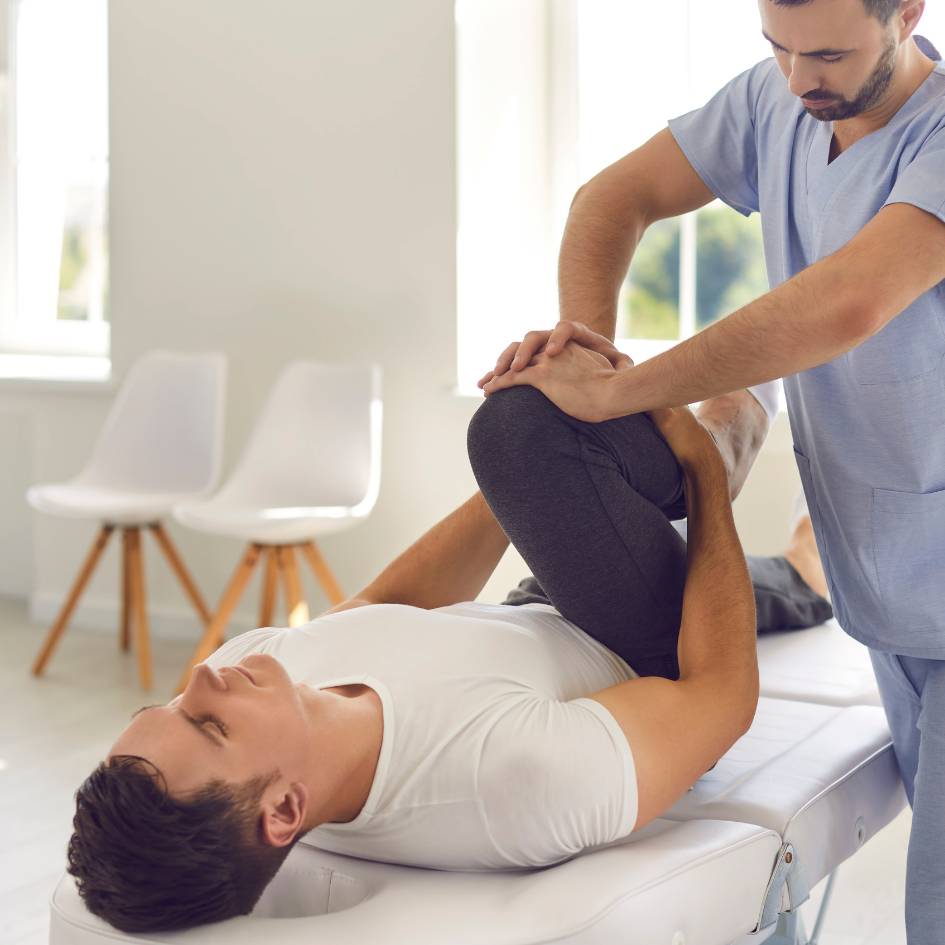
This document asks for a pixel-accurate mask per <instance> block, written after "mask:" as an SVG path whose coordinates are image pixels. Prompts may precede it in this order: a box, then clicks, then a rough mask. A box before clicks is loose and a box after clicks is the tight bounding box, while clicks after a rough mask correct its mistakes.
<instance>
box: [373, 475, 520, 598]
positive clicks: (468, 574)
mask: <svg viewBox="0 0 945 945" xmlns="http://www.w3.org/2000/svg"><path fill="white" fill-rule="evenodd" d="M508 546H509V540H508V538H506V536H505V532H503V531H502V528H501V527H500V526H499V523H498V522H497V521H496V518H495V516H494V515H493V514H492V510H491V509H490V508H489V506H488V505H487V504H486V500H485V499H484V498H483V496H482V493H481V492H477V493H476V494H475V495H474V496H472V498H470V499H468V500H467V501H466V502H464V503H463V504H462V505H461V506H460V507H459V508H458V509H456V510H455V511H453V512H451V513H450V514H449V515H447V516H446V518H444V519H443V520H442V521H440V522H438V523H437V524H436V525H434V526H433V527H432V528H431V529H430V530H429V531H428V532H426V533H425V534H424V535H423V536H422V537H420V538H419V539H418V540H417V541H415V542H414V543H413V544H412V545H411V546H410V547H409V548H408V549H407V550H406V551H405V552H403V554H401V555H399V556H398V557H397V558H395V559H394V561H392V562H391V563H390V564H389V565H388V566H387V567H386V568H385V569H384V570H383V571H382V572H381V573H380V574H379V575H378V576H377V577H376V578H375V579H374V580H373V581H372V582H371V583H370V584H368V585H367V587H365V588H364V590H362V591H360V592H359V593H358V594H356V595H355V596H356V597H358V598H360V599H361V600H366V601H370V602H371V603H376V604H409V605H410V606H412V607H423V608H426V609H428V610H429V609H432V608H434V607H446V606H448V605H449V604H456V603H459V602H460V601H465V600H475V599H476V597H477V596H478V594H479V592H480V591H481V590H482V588H483V587H484V585H485V583H486V581H488V580H489V578H490V577H491V576H492V572H493V571H494V570H495V567H496V565H497V564H498V563H499V560H500V559H501V557H502V555H503V554H504V553H505V549H506V548H508Z"/></svg>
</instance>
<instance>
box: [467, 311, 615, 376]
mask: <svg viewBox="0 0 945 945" xmlns="http://www.w3.org/2000/svg"><path fill="white" fill-rule="evenodd" d="M569 341H574V342H576V343H577V344H579V345H581V346H582V347H584V348H588V349H589V350H591V351H596V352H597V353H598V354H602V355H603V356H604V357H605V358H607V360H608V361H609V362H610V364H611V366H613V367H614V368H618V369H619V368H628V367H633V359H632V358H631V357H630V356H629V355H627V354H624V353H623V352H622V351H620V350H618V349H617V347H616V346H615V345H614V344H613V342H611V341H610V339H609V338H606V337H604V335H600V334H598V333H597V332H596V331H593V330H591V329H590V328H588V327H587V325H584V324H582V323H581V322H573V321H560V322H558V324H557V325H556V326H555V327H554V328H553V329H549V330H545V331H530V332H528V334H527V335H525V337H524V338H523V339H522V340H521V341H513V342H512V343H511V344H510V345H509V346H508V347H507V348H506V349H505V350H504V351H503V352H502V354H500V355H499V360H498V361H496V363H495V367H494V368H493V369H492V370H491V371H489V372H488V373H487V374H485V375H484V376H483V377H481V378H480V379H479V386H480V387H482V388H484V387H485V386H486V385H487V384H488V383H489V382H490V381H492V380H493V378H496V377H501V376H502V375H503V374H505V373H506V372H508V371H520V370H522V369H523V368H526V367H528V365H529V364H530V363H531V360H532V358H534V357H535V356H536V355H537V354H540V353H542V352H544V353H545V354H547V355H549V357H554V356H555V355H557V354H560V353H561V352H562V351H563V350H564V347H565V345H566V344H567V343H568V342H569Z"/></svg>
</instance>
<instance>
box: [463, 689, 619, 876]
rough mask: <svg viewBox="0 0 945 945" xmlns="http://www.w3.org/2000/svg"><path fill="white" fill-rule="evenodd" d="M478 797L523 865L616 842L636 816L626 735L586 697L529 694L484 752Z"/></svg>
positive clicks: (513, 858) (500, 843) (497, 834)
mask: <svg viewBox="0 0 945 945" xmlns="http://www.w3.org/2000/svg"><path fill="white" fill-rule="evenodd" d="M479 795H480V798H481V800H482V804H483V809H484V813H485V818H486V822H487V824H488V827H489V831H490V834H491V836H492V839H493V842H494V843H495V845H496V846H497V847H498V848H499V849H500V850H501V851H502V853H503V855H504V858H505V860H506V861H507V862H508V863H510V864H515V865H516V866H521V867H533V866H541V865H547V864H550V863H554V862H558V861H560V860H563V859H567V858H568V857H570V856H574V855H575V854H577V853H580V852H581V851H582V850H584V849H587V848H588V847H594V846H598V845H600V844H606V843H611V842H612V841H614V840H617V839H619V838H620V837H624V836H626V835H627V834H629V833H630V832H631V831H632V830H633V827H634V824H635V823H636V819H637V782H636V770H635V767H634V763H633V755H632V753H631V751H630V746H629V744H628V743H627V739H626V736H625V735H624V734H623V731H622V730H621V728H620V726H619V725H618V723H617V721H616V719H615V718H614V717H613V716H612V715H611V714H610V713H609V712H608V711H607V709H606V708H604V706H602V705H601V704H600V703H599V702H595V701H594V700H593V699H587V698H581V699H572V700H570V701H568V702H563V701H559V700H554V699H548V698H544V697H537V696H536V697H534V698H523V700H522V702H521V703H520V704H519V705H517V706H516V708H515V709H514V710H511V711H510V712H508V713H507V714H506V716H505V717H504V718H503V719H502V721H501V722H500V723H499V724H498V725H497V726H496V727H495V729H494V730H493V732H492V733H491V735H490V740H489V742H488V743H487V745H486V747H485V748H484V750H483V755H482V763H481V766H480V776H479Z"/></svg>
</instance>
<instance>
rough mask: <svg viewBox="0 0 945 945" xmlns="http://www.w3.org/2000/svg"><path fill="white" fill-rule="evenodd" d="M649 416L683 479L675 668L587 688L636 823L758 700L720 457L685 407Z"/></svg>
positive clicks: (719, 747) (740, 565) (748, 591)
mask: <svg viewBox="0 0 945 945" xmlns="http://www.w3.org/2000/svg"><path fill="white" fill-rule="evenodd" d="M651 416H653V419H654V421H655V422H656V423H657V425H658V426H659V427H660V432H661V433H663V435H664V437H665V438H666V439H667V442H669V445H670V446H671V447H672V449H673V451H674V452H675V453H676V457H677V459H678V460H679V462H680V464H681V465H682V467H683V470H684V473H685V482H686V501H687V511H688V514H689V540H688V545H687V573H686V584H685V590H684V595H683V611H682V620H681V625H680V633H679V667H680V678H679V680H677V681H673V680H669V679H663V678H660V677H656V676H651V677H645V678H641V679H632V680H628V681H627V682H623V683H618V684H617V685H616V686H611V687H609V688H608V689H604V690H602V691H600V692H597V693H594V694H593V695H592V696H590V698H592V699H595V700H596V701H598V702H600V703H601V704H602V705H604V706H605V707H606V708H607V709H608V710H609V711H610V712H611V714H612V715H613V716H614V718H615V719H616V720H617V722H618V724H619V725H620V727H621V729H622V730H623V732H624V734H625V735H626V737H627V741H628V742H629V744H630V748H631V751H632V752H633V758H634V764H635V768H636V773H637V793H638V804H639V806H638V813H637V822H636V826H637V827H642V826H643V825H644V824H646V823H648V822H649V821H650V820H652V819H653V818H654V817H657V816H659V815H660V814H661V813H662V812H663V811H665V810H666V809H667V808H669V807H670V806H672V804H673V803H674V802H675V801H676V800H677V799H678V798H679V797H681V796H682V794H683V793H684V792H685V791H686V789H687V788H688V787H689V786H690V785H692V784H693V783H694V782H695V781H696V780H697V779H698V778H699V777H700V776H701V775H702V774H703V773H704V772H705V771H706V770H707V769H708V768H709V767H710V766H711V765H712V764H714V763H715V762H716V761H717V760H718V759H719V758H720V757H721V756H722V755H723V754H724V753H725V752H726V751H727V750H728V748H729V747H730V746H731V745H732V744H733V743H734V742H735V741H736V740H737V739H738V738H739V737H740V736H741V735H742V734H743V733H744V732H745V731H746V730H747V728H748V726H749V725H750V724H751V720H752V718H753V716H754V711H755V707H756V705H757V701H758V664H757V656H756V652H755V607H754V595H753V593H752V586H751V580H750V578H749V575H748V568H747V565H746V563H745V556H744V554H743V553H742V549H741V545H740V544H739V540H738V535H737V533H736V532H735V523H734V521H733V519H732V510H731V502H730V500H729V497H728V482H727V475H726V471H725V467H724V463H723V462H722V459H721V457H720V456H719V455H718V451H717V450H716V448H715V446H714V444H713V443H712V440H711V437H710V436H709V434H708V433H707V432H706V430H705V429H704V428H703V427H702V426H701V425H700V424H698V423H697V422H696V420H695V418H694V417H692V415H691V414H690V413H689V411H688V410H685V409H684V408H677V409H676V410H672V411H668V410H661V411H653V412H652V414H651ZM668 420H669V422H667V421H668ZM674 421H677V422H674Z"/></svg>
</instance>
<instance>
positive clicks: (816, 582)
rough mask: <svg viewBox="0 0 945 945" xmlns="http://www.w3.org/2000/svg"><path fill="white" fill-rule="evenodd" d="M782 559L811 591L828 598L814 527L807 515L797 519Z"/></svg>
mask: <svg viewBox="0 0 945 945" xmlns="http://www.w3.org/2000/svg"><path fill="white" fill-rule="evenodd" d="M784 557H785V558H787V560H788V561H789V562H790V564H791V566H792V567H793V568H794V570H795V571H797V573H798V574H799V575H800V576H801V577H802V578H803V579H804V583H805V584H807V586H808V587H810V588H811V589H812V590H814V591H816V592H817V593H818V594H820V596H821V597H828V598H829V594H828V593H827V578H826V576H825V575H824V566H823V564H822V563H821V561H820V554H819V552H818V551H817V542H816V541H815V539H814V526H813V525H812V524H811V520H810V516H809V515H802V516H801V518H800V519H798V522H797V526H796V527H795V529H794V533H793V534H792V535H791V540H790V541H789V542H788V548H787V551H785V552H784Z"/></svg>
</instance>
